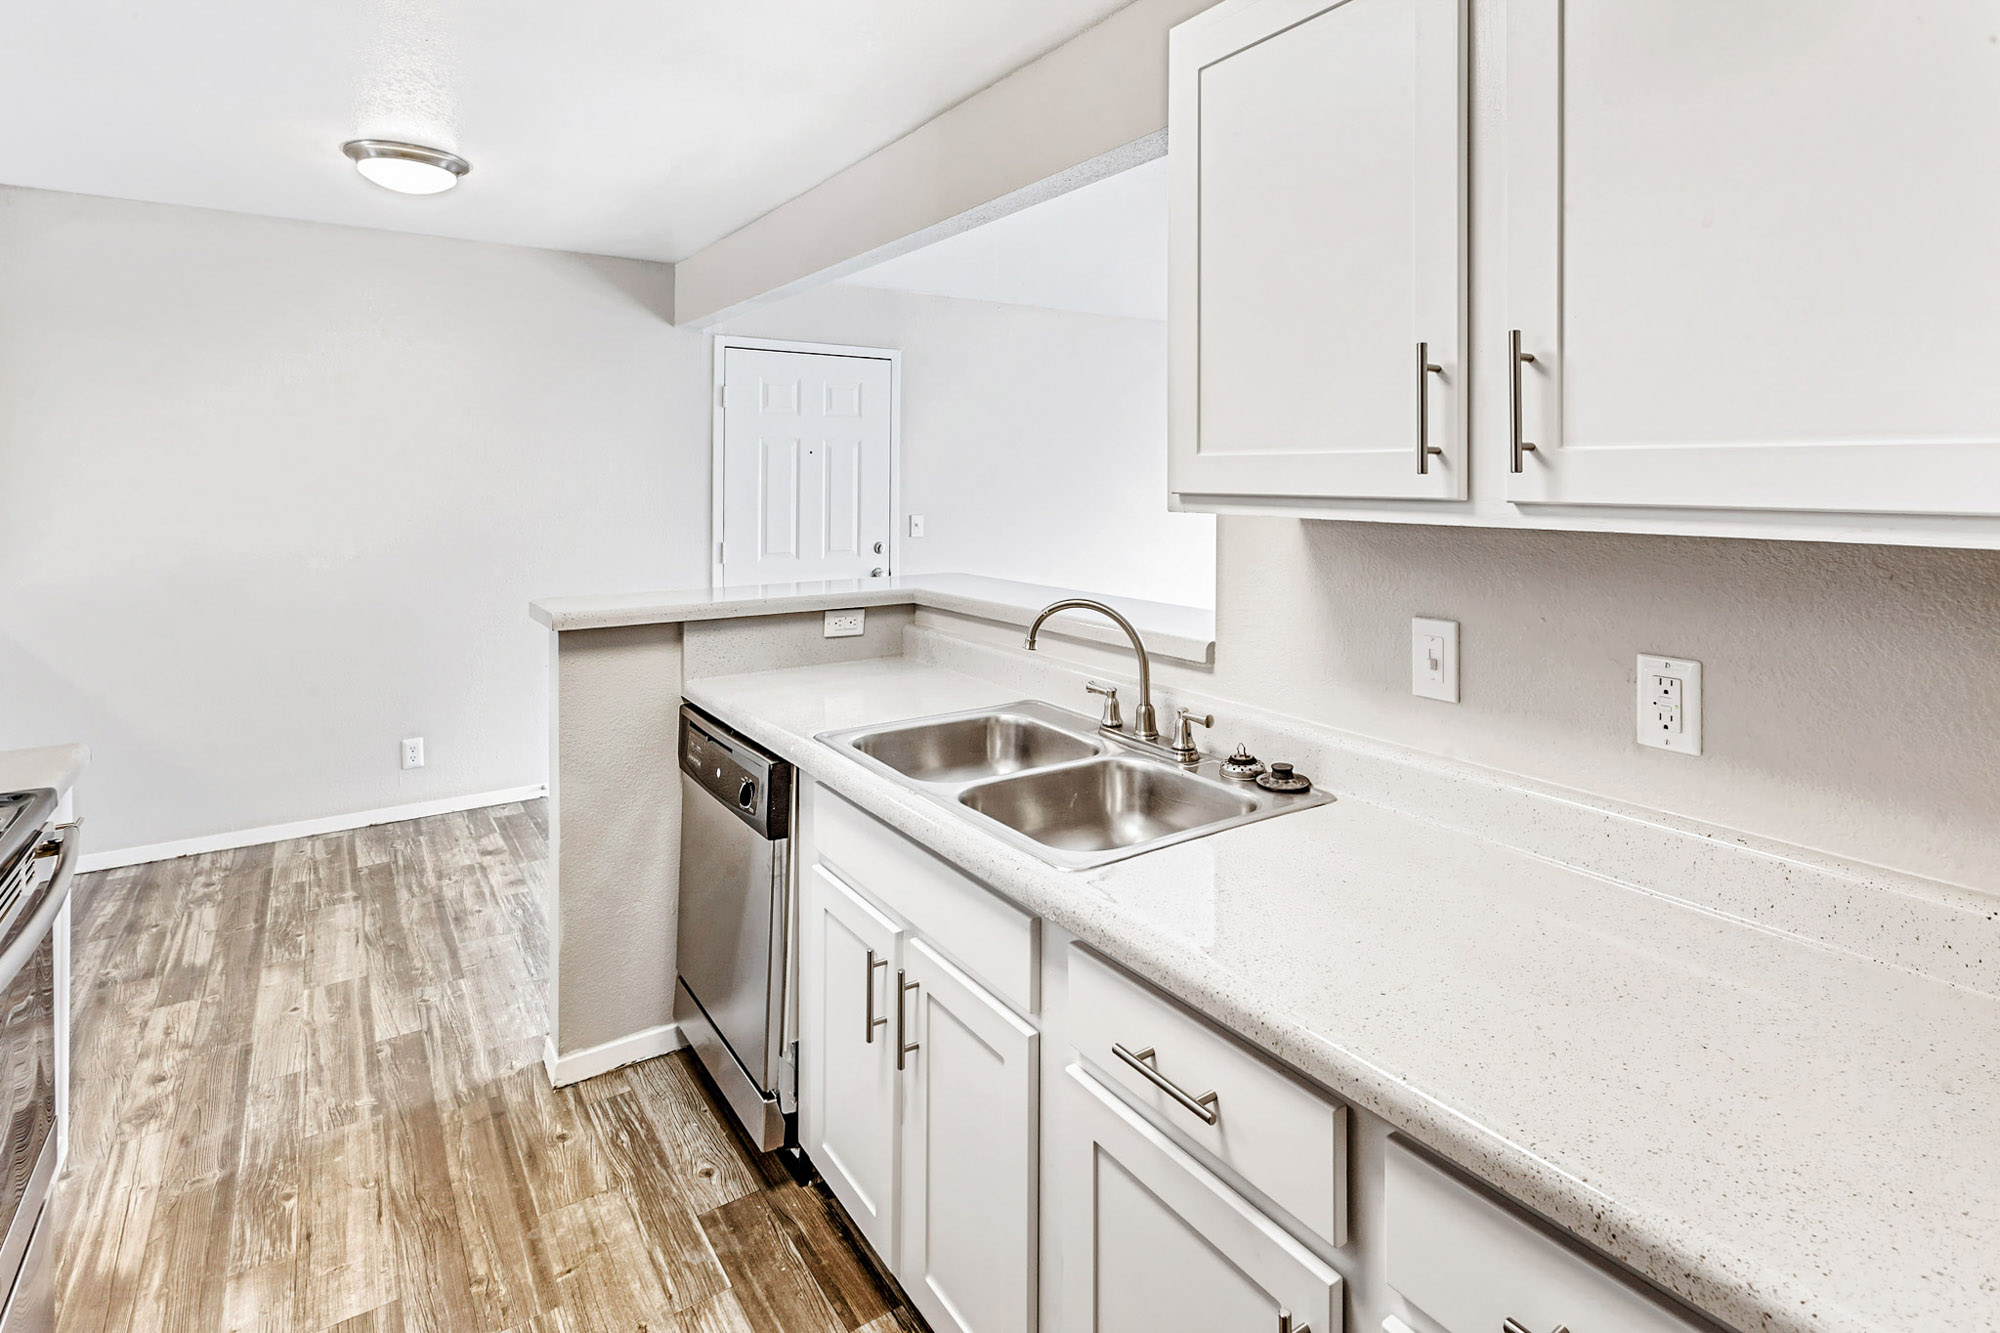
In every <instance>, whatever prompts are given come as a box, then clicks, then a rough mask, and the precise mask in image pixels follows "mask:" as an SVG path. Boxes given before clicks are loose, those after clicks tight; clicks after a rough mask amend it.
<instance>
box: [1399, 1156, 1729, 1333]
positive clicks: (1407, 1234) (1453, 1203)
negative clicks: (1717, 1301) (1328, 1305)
mask: <svg viewBox="0 0 2000 1333" xmlns="http://www.w3.org/2000/svg"><path fill="white" fill-rule="evenodd" d="M1384 1170H1385V1173H1386V1176H1387V1179H1386V1182H1385V1186H1384V1188H1385V1190H1386V1196H1387V1198H1386V1202H1387V1212H1388V1226H1387V1243H1388V1251H1389V1254H1388V1259H1389V1284H1390V1285H1391V1286H1393V1287H1394V1288H1395V1289H1396V1290H1397V1291H1399V1292H1401V1293H1402V1295H1403V1297H1404V1299H1406V1300H1407V1301H1409V1302H1410V1304H1412V1305H1414V1306H1416V1307H1417V1308H1418V1309H1420V1310H1422V1311H1423V1312H1424V1313H1425V1314H1427V1315H1429V1316H1430V1317H1431V1318H1432V1319H1434V1320H1436V1321H1437V1322H1438V1323H1439V1324H1440V1325H1441V1326H1443V1327H1444V1328H1446V1329H1448V1330H1450V1333H1498V1330H1499V1329H1501V1328H1503V1327H1505V1326H1506V1324H1507V1321H1508V1320H1513V1321H1515V1322H1516V1323H1518V1324H1519V1325H1520V1326H1521V1327H1523V1328H1527V1329H1533V1330H1537V1331H1538V1333H1539V1330H1544V1329H1551V1328H1557V1327H1566V1328H1573V1329H1616V1330H1618V1331H1619V1333H1701V1331H1702V1330H1703V1329H1704V1325H1702V1324H1700V1323H1697V1322H1694V1321H1693V1320H1692V1319H1691V1318H1689V1317H1686V1316H1684V1315H1683V1314H1682V1313H1681V1312H1680V1311H1678V1310H1676V1309H1674V1308H1673V1307H1671V1306H1669V1305H1668V1304H1667V1303H1666V1302H1665V1301H1663V1300H1662V1299H1660V1298H1658V1297H1656V1296H1654V1295H1653V1294H1652V1293H1650V1292H1648V1291H1646V1290H1645V1289H1643V1288H1642V1287H1641V1286H1639V1284H1638V1283H1637V1282H1636V1280H1634V1279H1630V1278H1627V1277H1625V1276H1623V1275H1621V1274H1619V1273H1617V1272H1615V1271H1614V1270H1613V1269H1612V1268H1611V1267H1610V1266H1609V1265H1608V1264H1607V1263H1606V1262H1605V1261H1603V1260H1601V1259H1598V1258H1597V1257H1596V1256H1594V1255H1590V1254H1587V1253H1585V1252H1584V1251H1582V1250H1581V1249H1579V1248H1576V1247H1575V1246H1573V1245H1572V1244H1571V1243H1569V1242H1567V1241H1564V1240H1560V1239H1558V1238H1557V1237H1556V1236H1555V1235H1554V1234H1553V1233H1552V1232H1551V1231H1549V1230H1548V1229H1547V1228H1545V1227H1544V1226H1543V1224H1541V1223H1539V1222H1536V1221H1533V1220H1531V1219H1529V1218H1527V1217H1524V1216H1521V1215H1519V1214H1517V1213H1516V1212H1514V1211H1513V1210H1512V1209H1510V1208H1507V1207H1505V1206H1504V1205H1502V1204H1500V1203H1497V1202H1495V1201H1494V1200H1492V1199H1490V1198H1488V1197H1487V1196H1486V1195H1485V1194H1483V1193H1481V1192H1479V1191H1478V1190H1475V1189H1473V1188H1471V1187H1470V1186H1468V1185H1464V1184H1461V1183H1460V1182H1459V1181H1457V1180H1456V1179H1454V1178H1453V1177H1451V1176H1450V1175H1448V1174H1446V1173H1445V1172H1444V1171H1442V1170H1440V1169H1438V1168H1437V1167H1435V1166H1433V1165H1432V1164H1431V1163H1429V1162H1428V1161H1426V1160H1424V1159H1423V1158H1422V1157H1419V1156H1418V1155H1417V1154H1416V1153H1414V1152H1411V1151H1410V1149H1409V1148H1407V1147H1405V1146H1404V1145H1403V1144H1402V1143H1400V1142H1398V1141H1397V1140H1395V1139H1391V1140H1390V1141H1389V1148H1388V1156H1387V1161H1386V1163H1385V1168H1384Z"/></svg>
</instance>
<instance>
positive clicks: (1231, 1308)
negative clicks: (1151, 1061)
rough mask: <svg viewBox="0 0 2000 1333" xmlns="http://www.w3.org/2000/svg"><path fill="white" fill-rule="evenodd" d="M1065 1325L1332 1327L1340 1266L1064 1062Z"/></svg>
mask: <svg viewBox="0 0 2000 1333" xmlns="http://www.w3.org/2000/svg"><path fill="white" fill-rule="evenodd" d="M1065 1075H1066V1079H1065V1085H1064V1086H1063V1087H1062V1089H1061V1090H1060V1095H1061V1097H1062V1099H1063V1102H1062V1106H1061V1108H1060V1112H1059V1119H1058V1120H1057V1122H1056V1123H1057V1124H1058V1126H1059V1128H1058V1129H1057V1130H1056V1131H1055V1134H1056V1136H1057V1138H1058V1140H1059V1141H1058V1142H1054V1143H1051V1145H1050V1149H1049V1150H1050V1152H1051V1153H1054V1154H1058V1155H1059V1156H1058V1158H1057V1163H1056V1165H1057V1172H1056V1174H1057V1175H1058V1176H1059V1178H1060V1179H1061V1181H1062V1191H1063V1199H1062V1204H1061V1212H1062V1220H1061V1225H1062V1229H1063V1230H1062V1248H1063V1256H1064V1273H1063V1289H1062V1293H1061V1298H1060V1300H1061V1307H1060V1308H1061V1324H1062V1329H1063V1333H1215V1331H1216V1330H1218V1329H1229V1330H1232V1333H1258V1330H1262V1333H1305V1330H1308V1329H1310V1330H1311V1331H1312V1333H1340V1329H1341V1324H1342V1313H1343V1304H1342V1291H1341V1279H1340V1275H1339V1274H1338V1273H1336V1272H1334V1271H1333V1270H1332V1269H1331V1268H1329V1267H1327V1266H1326V1265H1325V1264H1324V1263H1322V1262H1320V1260H1319V1259H1318V1258H1316V1257H1315V1256H1314V1255H1313V1254H1312V1253H1311V1252H1310V1251H1308V1250H1307V1249H1305V1247H1303V1246H1302V1245H1300V1244H1299V1243H1298V1242H1297V1241H1296V1240H1294V1239H1292V1237H1291V1236H1289V1235H1287V1234H1286V1233H1285V1232H1284V1231H1283V1230H1282V1229H1281V1228H1280V1227H1279V1226H1278V1225H1277V1224H1276V1223H1275V1222H1273V1221H1272V1220H1271V1219H1270V1218H1269V1217H1266V1216H1265V1215H1264V1214H1263V1213H1262V1212H1260V1211H1259V1210H1258V1209H1257V1208H1256V1207H1255V1206H1253V1205H1252V1204H1251V1203H1250V1202H1249V1201H1248V1200H1247V1199H1245V1198H1243V1196H1241V1195H1240V1194H1237V1193H1236V1192H1235V1191H1234V1190H1232V1189H1230V1188H1229V1187H1228V1186H1227V1185H1226V1184H1224V1183H1223V1182H1222V1180H1221V1179H1220V1178H1219V1177H1217V1176H1216V1175H1214V1174H1213V1173H1212V1172H1210V1171H1209V1170H1208V1169H1207V1168H1205V1167H1203V1166H1202V1165H1201V1164H1200V1163H1199V1162H1197V1161H1196V1160H1195V1159H1194V1158H1193V1157H1192V1156H1190V1155H1189V1154H1188V1153H1187V1152H1185V1151H1183V1150H1182V1149H1181V1148H1179V1147H1177V1146H1175V1144H1174V1143H1173V1142H1172V1141H1171V1140H1169V1139H1168V1138H1167V1136H1166V1135H1165V1134H1163V1133H1161V1132H1160V1131H1159V1130H1158V1129H1156V1128H1154V1127H1153V1126H1152V1125H1150V1124H1149V1123H1147V1122H1146V1121H1145V1120H1143V1119H1141V1118H1140V1117H1139V1116H1138V1115H1137V1114H1136V1113H1134V1112H1133V1111H1131V1110H1130V1109H1129V1108H1127V1107H1126V1106H1125V1105H1124V1103H1123V1102H1122V1101H1120V1100H1119V1098H1118V1096H1117V1095H1116V1094H1115V1093H1113V1092H1112V1091H1111V1090H1110V1089H1108V1088H1106V1087H1105V1086H1104V1085H1103V1084H1101V1083H1099V1082H1098V1081H1097V1080H1096V1079H1095V1078H1093V1077H1092V1076H1091V1075H1090V1074H1089V1073H1087V1072H1085V1071H1084V1070H1083V1069H1081V1068H1079V1067H1077V1066H1075V1065H1071V1066H1069V1067H1068V1069H1067V1070H1066V1071H1065Z"/></svg>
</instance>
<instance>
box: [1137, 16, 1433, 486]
mask: <svg viewBox="0 0 2000 1333" xmlns="http://www.w3.org/2000/svg"><path fill="white" fill-rule="evenodd" d="M1462 27H1463V25H1462V21H1461V0H1343V2H1342V3H1338V4H1328V3H1326V0H1226V2H1225V3H1224V4H1221V5H1219V6H1217V7H1216V8H1215V9H1213V10H1210V11H1208V12H1206V13H1204V14H1202V15H1200V16H1198V17H1197V18H1195V19H1192V20H1190V21H1189V22H1187V23H1184V24H1182V25H1181V26H1180V27H1178V28H1176V29H1175V30H1174V33H1173V36H1172V41H1171V45H1170V57H1169V58H1170V68H1171V82H1170V93H1169V117H1168V120H1169V136H1170V138H1171V140H1172V142H1173V145H1174V151H1173V154H1172V162H1171V164H1170V168H1169V175H1170V179H1171V187H1170V190H1171V203H1170V210H1171V213H1170V216H1171V226H1170V235H1171V254H1170V263H1169V268H1170V284H1171V287H1170V290H1171V302H1170V309H1171V317H1170V321H1169V322H1170V340H1171V349H1172V350H1171V357H1172V371H1173V373H1172V375H1171V377H1170V383H1171V386H1172V387H1171V389H1170V391H1169V392H1170V413H1171V416H1170V421H1171V425H1170V435H1171V441H1172V443H1171V451H1172V452H1171V458H1172V465H1171V486H1172V489H1173V490H1174V491H1175V492H1176V493H1177V495H1178V496H1180V497H1181V501H1182V503H1184V504H1189V505H1193V506H1196V507H1199V506H1200V504H1201V502H1202V499H1203V498H1204V497H1216V498H1243V497H1299V496H1310V497H1328V496H1337V497H1354V498H1364V499H1366V498H1391V499H1393V498H1425V499H1446V500H1448V499H1456V498H1462V497H1463V496H1464V495H1465V494H1466V432H1465V420H1466V412H1465V401H1466V394H1465V388H1466V371H1465V365H1464V356H1465V350H1466V349H1465V345H1464V312H1465V283H1464V271H1465V241H1464V238H1465V221H1464V218H1465V213H1464V193H1465V134H1466V123H1465V104H1464V101H1463V96H1462V90H1463V88H1464V86H1465V80H1464V77H1463V67H1464V42H1463V32H1462ZM1419 344H1423V345H1424V351H1423V353H1422V355H1421V358H1420V355H1419V351H1418V347H1419ZM1426 367H1435V369H1427V368H1426Z"/></svg>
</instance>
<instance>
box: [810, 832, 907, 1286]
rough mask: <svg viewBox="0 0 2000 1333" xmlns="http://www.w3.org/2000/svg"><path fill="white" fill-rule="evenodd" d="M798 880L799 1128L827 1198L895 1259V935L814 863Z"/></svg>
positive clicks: (890, 1259)
mask: <svg viewBox="0 0 2000 1333" xmlns="http://www.w3.org/2000/svg"><path fill="white" fill-rule="evenodd" d="M804 887H805V892H804V894H803V900H804V907H805V913H804V916H805V917H806V920H805V944H804V949H803V951H802V952H803V956H802V957H801V960H800V962H801V966H800V983H801V987H802V992H803V993H802V994H801V996H800V1005H799V1019H800V1024H799V1026H800V1030H801V1031H802V1032H803V1033H804V1034H805V1049H804V1058H805V1073H806V1085H807V1086H806V1090H805V1096H804V1097H802V1098H801V1099H800V1102H801V1109H802V1110H803V1112H804V1114H803V1115H802V1117H801V1124H800V1130H801V1134H802V1137H803V1138H804V1141H805V1149H806V1155H807V1156H809V1157H811V1158H812V1159H813V1164H814V1165H815V1166H817V1167H819V1172H820V1174H821V1175H822V1176H824V1177H825V1178H826V1182H827V1185H828V1187H829V1188H831V1189H832V1190H833V1193H834V1196H835V1197H836V1198H838V1199H839V1200H840V1202H841V1203H842V1204H843V1205H844V1206H845V1207H846V1208H847V1211H848V1214H849V1215H850V1216H851V1217H852V1218H853V1219H854V1224H855V1226H856V1227H858V1228H860V1231H861V1234H862V1235H863V1236H865V1237H866V1238H867V1240H868V1243H869V1244H870V1245H873V1246H874V1247H875V1252H876V1253H877V1254H879V1255H881V1256H882V1258H883V1260H884V1261H886V1262H888V1263H892V1264H893V1263H894V1262H895V1259H896V1256H895V1241H896V1235H895V1230H894V1227H895V1201H896V1148H897V1137H898V1130H899V1128H900V1125H899V1116H898V1112H899V1110H900V1104H899V1098H898V1096H897V1093H898V1091H899V1089H898V1087H897V1079H896V1048H895V1045H894V1042H895V1035H896V1034H895V1032H894V1030H893V1028H894V1025H893V1024H892V1023H890V1021H889V1006H890V1005H891V1004H893V1003H894V1002H895V985H896V976H895V967H896V954H897V950H898V948H899V946H900V945H901V943H902V939H903V933H902V931H901V930H899V929H898V928H897V926H896V923H895V922H893V921H891V920H889V918H888V917H886V916H884V915H883V914H882V913H881V912H879V911H877V910H876V909H875V908H874V907H873V906H871V905H870V904H869V903H868V901H867V900H866V899H864V898H862V897H861V895H859V894H858V893H856V892H855V891H854V890H853V889H851V888H849V887H848V886H847V885H845V884H843V883H841V882H840V880H838V879H836V878H835V877H834V876H832V875H830V874H828V873H827V872H826V870H825V869H824V868H822V867H819V866H814V867H813V868H812V869H811V870H810V871H808V872H807V874H806V884H805V886H804Z"/></svg>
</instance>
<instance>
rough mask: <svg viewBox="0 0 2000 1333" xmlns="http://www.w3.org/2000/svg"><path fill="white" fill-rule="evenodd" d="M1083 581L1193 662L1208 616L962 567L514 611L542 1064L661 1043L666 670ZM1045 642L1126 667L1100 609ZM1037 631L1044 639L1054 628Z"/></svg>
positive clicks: (580, 1061)
mask: <svg viewBox="0 0 2000 1333" xmlns="http://www.w3.org/2000/svg"><path fill="white" fill-rule="evenodd" d="M1072 596H1089V597H1098V598H1099V599H1100V600H1103V601H1107V602H1109V603H1110V604H1111V605H1113V606H1116V607H1117V608H1118V609H1119V610H1120V611H1121V612H1123V613H1124V614H1125V615H1127V616H1129V617H1130V618H1131V619H1132V621H1133V622H1134V623H1135V624H1137V625H1138V627H1139V630H1140V632H1141V633H1142V634H1144V635H1145V639H1146V645H1147V647H1148V648H1149V649H1150V650H1151V651H1152V654H1153V656H1154V658H1155V660H1156V666H1160V667H1165V668H1169V669H1172V670H1178V671H1181V672H1183V673H1191V674H1195V675H1202V676H1205V675H1206V674H1208V673H1209V672H1210V670H1211V667H1210V664H1211V663H1212V662H1213V660H1214V654H1215V616H1214V613H1213V612H1212V611H1208V610H1203V609H1200V608H1195V607H1182V606H1171V605H1167V604H1165V603H1160V602H1149V601H1143V600H1138V599H1134V598H1127V597H1117V596H1111V597H1104V596H1102V595H1101V594H1097V593H1091V592H1079V591H1077V590H1075V589H1070V588H1056V587H1044V586H1041V585H1038V584H1032V583H1017V582H1013V581H1010V580H1006V579H995V578H985V577H981V576H977V575H969V574H934V575H923V576H917V577H905V578H894V579H864V580H855V581H849V582H833V583H812V584H784V585H773V586H766V587H756V588H721V589H709V588H703V589H692V590H688V591H681V592H673V591H668V592H638V593H612V594H599V595H591V596H581V597H549V598H544V599H541V600H539V601H536V602H533V603H531V604H530V605H529V608H528V609H529V614H530V615H531V616H532V617H533V618H534V619H535V620H536V621H537V622H538V623H540V624H541V625H544V626H546V627H547V628H548V629H549V630H551V631H552V632H551V633H550V635H549V749H550V753H549V864H550V874H551V876H552V880H553V882H552V885H551V889H550V902H551V910H550V922H549V929H550V934H551V940H550V944H551V962H550V973H551V975H550V978H549V1000H548V1005H549V1038H548V1042H547V1044H546V1047H545V1049H544V1052H543V1058H544V1063H545V1065H546V1067H547V1069H548V1072H549V1077H550V1079H551V1080H552V1081H554V1082H556V1083H558V1084H566V1083H573V1082H576V1081H578V1080H580V1079H584V1078H589V1077H591V1076H592V1075H594V1074H599V1073H603V1072H604V1071H605V1070H608V1069H612V1068H616V1067H617V1066H618V1065H621V1064H627V1063H630V1062H631V1061H634V1060H642V1059H646V1058H647V1057H649V1056H653V1055H658V1054H662V1053H664V1052H665V1051H669V1050H672V1049H674V1048H675V1047H676V1046H677V1045H678V1044H679V1042H680V1037H679V1034H678V1032H677V1031H676V1029H675V1028H674V1024H673V979H674V961H675V960H674V938H675V933H676V926H677V921H678V917H677V913H678V904H679V896H680V895H679V878H680V819H681V784H680V771H679V767H678V765H677V763H676V760H675V755H676V745H677V741H678V736H679V710H680V700H681V684H682V681H683V679H685V678H689V677H694V676H713V675H722V674H727V673H729V672H735V671H747V670H761V669H766V668H772V667H780V666H797V665H806V664H810V663H824V662H841V661H852V660H855V659H861V658H876V657H895V656H899V655H900V654H901V653H902V652H903V638H904V634H905V632H906V631H907V630H910V629H911V628H912V627H913V626H914V625H916V624H918V623H919V622H930V623H948V624H949V625H950V626H952V627H953V629H954V630H955V631H956V632H961V633H965V634H968V635H974V636H982V635H983V636H985V637H986V638H988V639H989V640H992V641H998V642H1006V643H1008V644H1010V645H1014V644H1018V643H1019V641H1020V634H1021V631H1023V630H1025V629H1026V627H1027V626H1028V624H1029V622H1030V621H1032V620H1033V619H1034V616H1035V613H1036V612H1037V611H1039V610H1040V609H1041V608H1042V607H1044V606H1046V605H1048V604H1049V603H1050V602H1053V601H1057V600H1059V599H1061V598H1065V597H1072ZM857 608H858V609H861V610H864V611H865V612H866V613H867V614H866V618H865V625H864V629H863V632H862V633H861V634H860V635H857V636H853V637H843V638H834V639H829V638H827V637H825V635H824V623H823V618H824V613H825V612H827V611H837V610H851V609H857ZM1043 636H1044V638H1045V639H1048V640H1055V641H1060V645H1061V646H1060V647H1059V648H1057V651H1058V652H1061V653H1065V654H1067V655H1069V656H1071V657H1072V658H1082V659H1086V660H1095V661H1098V662H1100V663H1102V669H1103V670H1104V671H1105V672H1107V673H1110V674H1111V676H1112V678H1113V679H1115V680H1121V681H1122V680H1125V679H1127V678H1128V676H1127V674H1125V673H1126V672H1129V669H1130V663H1131V658H1130V649H1129V648H1128V647H1127V646H1126V641H1125V638H1124V636H1123V635H1122V634H1120V633H1119V632H1118V630H1117V629H1116V628H1114V627H1113V626H1112V625H1110V624H1109V623H1108V622H1105V621H1103V620H1102V619H1100V618H1098V617H1094V616H1084V615H1062V616H1057V617H1056V618H1055V619H1053V620H1051V621H1050V622H1049V624H1048V625H1047V626H1046V627H1045V628H1044V630H1043ZM1049 646H1051V647H1055V646H1056V645H1055V644H1050V645H1049Z"/></svg>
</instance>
